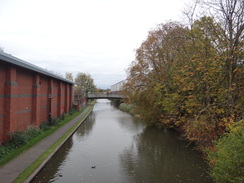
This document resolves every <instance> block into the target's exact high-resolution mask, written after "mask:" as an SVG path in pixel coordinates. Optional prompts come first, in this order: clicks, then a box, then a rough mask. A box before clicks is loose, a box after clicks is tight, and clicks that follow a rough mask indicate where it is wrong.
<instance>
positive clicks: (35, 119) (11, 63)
mask: <svg viewBox="0 0 244 183" xmlns="http://www.w3.org/2000/svg"><path fill="white" fill-rule="evenodd" d="M72 90H73V82H72V81H69V80H67V79H64V78H62V77H59V76H57V75H55V74H52V73H50V72H48V71H46V70H44V69H42V68H40V67H37V66H35V65H33V64H30V63H28V62H25V61H23V60H20V59H18V58H16V57H13V56H11V55H9V54H6V53H4V52H0V144H1V143H3V142H4V141H7V140H8V138H9V137H8V135H7V134H8V132H14V131H20V130H24V129H26V128H27V127H28V126H30V125H35V126H40V124H41V123H42V122H44V121H46V120H48V119H51V118H56V117H59V116H61V115H62V114H64V113H66V112H68V111H69V109H70V108H71V107H72V102H73V91H72Z"/></svg>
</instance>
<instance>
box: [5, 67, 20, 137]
mask: <svg viewBox="0 0 244 183" xmlns="http://www.w3.org/2000/svg"><path fill="white" fill-rule="evenodd" d="M17 89H18V83H17V81H16V68H15V67H13V66H9V67H8V68H7V70H6V80H5V88H4V120H3V121H4V122H3V133H4V141H8V140H9V136H8V135H7V134H8V132H11V131H16V130H17V129H16V128H17V127H16V126H17V124H16V122H15V118H16V117H15V115H16V109H15V106H16V97H17V96H16V95H17Z"/></svg>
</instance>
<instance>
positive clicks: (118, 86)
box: [111, 80, 126, 93]
mask: <svg viewBox="0 0 244 183" xmlns="http://www.w3.org/2000/svg"><path fill="white" fill-rule="evenodd" d="M125 82H126V80H122V81H120V82H118V83H116V84H114V85H112V86H111V93H117V92H120V91H121V90H123V86H124V84H125Z"/></svg>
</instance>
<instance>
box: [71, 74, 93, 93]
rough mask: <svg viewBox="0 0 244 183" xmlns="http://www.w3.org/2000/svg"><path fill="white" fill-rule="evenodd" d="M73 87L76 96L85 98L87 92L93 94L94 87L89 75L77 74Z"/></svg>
mask: <svg viewBox="0 0 244 183" xmlns="http://www.w3.org/2000/svg"><path fill="white" fill-rule="evenodd" d="M75 87H76V89H75V90H76V91H77V92H78V93H77V95H78V96H87V95H88V93H89V92H95V90H96V86H95V85H94V81H93V79H92V78H91V76H90V74H85V73H82V72H79V73H78V74H77V75H76V78H75Z"/></svg>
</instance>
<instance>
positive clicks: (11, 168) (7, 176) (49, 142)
mask: <svg viewBox="0 0 244 183" xmlns="http://www.w3.org/2000/svg"><path fill="white" fill-rule="evenodd" d="M93 107H94V104H92V105H88V106H87V108H86V109H85V110H84V111H83V112H82V113H81V114H80V115H78V116H77V117H75V118H74V119H72V120H71V121H70V122H68V123H66V124H65V125H64V126H62V127H60V128H59V129H58V130H57V131H55V132H54V133H53V134H51V135H50V136H48V137H46V138H45V139H43V140H42V141H40V142H39V143H37V144H36V145H35V146H33V147H31V148H30V149H28V150H27V151H25V152H23V153H22V154H21V155H19V156H18V157H16V158H15V159H13V160H12V161H10V162H9V163H7V164H5V165H4V166H2V167H1V168H0V177H1V182H4V183H10V182H14V180H16V178H17V177H18V176H19V175H20V174H21V173H22V172H23V171H25V170H26V169H27V168H28V167H29V166H30V165H32V164H33V163H34V162H35V161H36V160H37V159H38V158H40V157H41V156H42V155H43V154H44V153H45V152H46V151H47V150H48V149H49V148H51V147H52V146H53V145H56V146H57V147H56V148H55V150H54V151H52V152H49V155H48V157H47V158H45V159H43V162H42V164H41V165H40V166H38V168H37V169H36V170H35V171H34V172H33V173H32V175H31V176H30V177H29V178H28V179H27V180H26V181H25V182H29V181H30V180H31V179H32V177H33V176H34V175H35V174H36V173H37V172H38V171H39V170H40V169H41V168H42V166H44V165H45V163H46V162H47V161H48V160H49V159H50V158H51V157H52V155H53V154H55V152H56V151H57V150H58V149H59V147H61V146H62V144H63V143H64V142H65V141H66V140H67V139H68V138H69V137H70V136H71V135H72V134H73V133H74V132H75V131H76V129H77V128H78V127H79V126H80V124H81V123H82V122H83V121H84V120H85V119H86V118H87V116H88V115H89V114H90V112H91V111H92V109H93ZM64 136H65V138H63V137H64ZM57 142H58V143H59V144H58V145H57V144H56V143H57ZM21 182H23V181H21Z"/></svg>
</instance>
